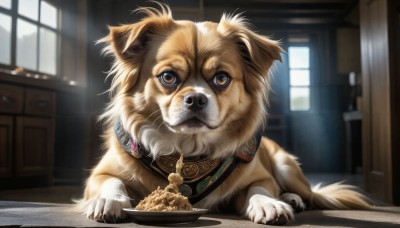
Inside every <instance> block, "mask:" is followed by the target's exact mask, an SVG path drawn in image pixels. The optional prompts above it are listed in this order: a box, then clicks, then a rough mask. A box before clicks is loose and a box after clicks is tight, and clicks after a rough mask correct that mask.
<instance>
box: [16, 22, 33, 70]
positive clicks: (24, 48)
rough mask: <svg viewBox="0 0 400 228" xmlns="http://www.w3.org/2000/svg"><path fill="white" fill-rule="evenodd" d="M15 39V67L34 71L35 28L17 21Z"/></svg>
mask: <svg viewBox="0 0 400 228" xmlns="http://www.w3.org/2000/svg"><path fill="white" fill-rule="evenodd" d="M17 39H18V40H17V65H18V66H22V67H26V68H28V69H31V70H36V60H37V57H36V56H37V55H36V53H37V47H36V41H37V26H36V25H34V24H32V23H29V22H27V21H24V20H22V19H18V21H17Z"/></svg>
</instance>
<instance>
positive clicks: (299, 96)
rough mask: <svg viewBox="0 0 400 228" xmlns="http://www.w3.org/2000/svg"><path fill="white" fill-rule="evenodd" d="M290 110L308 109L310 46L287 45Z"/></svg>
mask: <svg viewBox="0 0 400 228" xmlns="http://www.w3.org/2000/svg"><path fill="white" fill-rule="evenodd" d="M288 54H289V78H290V110H291V111H307V110H310V47H308V46H290V47H289V51H288Z"/></svg>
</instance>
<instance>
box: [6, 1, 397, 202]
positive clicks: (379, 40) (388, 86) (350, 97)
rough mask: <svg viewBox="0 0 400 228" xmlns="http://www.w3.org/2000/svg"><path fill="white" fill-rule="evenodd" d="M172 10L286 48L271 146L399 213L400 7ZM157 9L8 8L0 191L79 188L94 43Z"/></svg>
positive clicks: (30, 4) (99, 88)
mask: <svg viewBox="0 0 400 228" xmlns="http://www.w3.org/2000/svg"><path fill="white" fill-rule="evenodd" d="M168 4H169V5H170V6H171V8H172V11H173V15H174V18H176V19H189V20H194V21H204V20H208V21H215V22H218V21H219V19H220V17H221V14H222V13H224V12H227V13H230V12H235V13H240V12H243V16H244V17H246V18H248V20H249V21H250V22H251V24H252V25H253V28H254V30H255V31H256V32H258V33H261V34H263V35H267V36H269V37H270V38H272V39H275V40H279V41H280V42H281V44H282V47H283V48H284V50H285V51H286V53H283V54H282V56H283V62H282V63H279V62H277V63H276V64H275V69H274V70H273V85H272V89H273V91H272V92H271V96H270V99H271V101H270V102H271V103H270V108H269V110H270V118H269V122H268V124H269V127H268V128H267V130H266V132H265V135H267V136H269V137H271V138H273V139H274V140H276V141H277V142H278V143H279V144H280V145H282V146H283V147H284V148H285V149H287V150H289V151H290V152H291V153H293V154H294V155H296V156H297V157H299V161H300V163H301V164H302V168H303V170H304V171H305V172H306V174H307V175H308V176H309V177H310V178H311V179H312V181H313V180H315V181H319V180H322V181H328V182H329V181H333V180H340V179H343V178H347V179H349V180H350V181H351V182H353V183H354V184H356V185H358V186H360V187H364V188H366V189H367V190H368V191H370V192H372V193H373V194H374V195H375V196H377V197H379V198H380V199H382V200H385V201H386V202H389V203H393V202H397V203H399V195H400V194H399V193H400V191H399V189H400V187H399V184H398V183H399V179H398V178H399V175H400V174H399V173H400V171H399V169H398V168H397V167H396V164H400V163H399V162H400V155H399V153H398V151H400V150H398V149H400V146H399V142H398V141H400V134H399V132H400V131H399V128H400V127H399V126H400V125H399V118H398V117H397V116H398V115H397V114H399V108H398V106H400V105H398V101H399V100H400V99H399V97H400V96H399V91H400V89H399V83H400V82H399V81H400V80H399V79H397V78H396V76H395V75H398V74H397V73H398V72H399V71H398V69H397V67H396V66H397V65H399V64H398V58H396V56H397V55H398V50H399V49H398V48H399V46H398V41H399V36H398V31H399V23H398V22H399V19H398V18H399V17H398V16H399V2H398V1H394V0H393V1H391V0H372V1H364V0H361V1H358V0H349V1H347V0H247V1H246V0H232V1H229V2H228V1H222V0H185V1H178V0H169V1H168ZM149 5H150V6H151V5H154V4H151V3H149V2H147V1H139V0H136V1H133V0H86V1H84V0H68V1H61V0H0V181H1V186H0V188H1V189H24V188H28V187H38V186H63V187H65V186H81V183H82V181H83V180H84V178H85V177H87V176H88V174H89V170H90V168H91V167H93V166H94V165H95V164H96V162H97V161H98V160H99V158H100V157H101V155H102V151H101V140H100V137H99V135H100V133H101V126H100V125H99V124H98V123H97V120H96V119H97V116H98V115H99V114H100V113H101V112H102V110H103V108H104V106H105V104H106V102H107V101H108V100H109V98H108V96H107V94H104V93H103V92H104V91H106V89H107V88H108V86H109V81H105V76H106V73H105V72H107V70H108V69H109V68H110V63H111V59H110V58H107V57H103V56H101V49H102V45H95V42H96V40H98V39H100V38H102V37H104V36H105V35H107V33H108V29H107V25H119V24H125V23H134V22H135V21H137V20H138V19H140V16H141V15H138V14H135V13H132V12H131V10H134V9H136V8H137V7H138V6H149ZM362 56H363V57H362ZM363 83H364V85H363ZM396 101H397V103H396ZM396 104H397V105H396ZM362 146H364V148H363V149H362ZM396 151H397V152H396ZM363 162H364V164H363ZM396 162H397V163H396ZM313 178H314V179H313ZM78 188H79V190H80V187H78ZM65 189H67V191H70V190H68V189H69V187H65V188H63V190H62V191H64V190H65ZM39 191H41V190H39ZM10 192H15V191H10V190H7V191H3V192H1V191H0V199H2V194H3V196H4V197H3V198H7V197H8V199H9V198H10V197H11V198H13V196H12V195H9V194H10ZM42 192H43V191H42ZM396 193H397V194H396ZM5 196H7V197H5ZM396 197H397V198H396Z"/></svg>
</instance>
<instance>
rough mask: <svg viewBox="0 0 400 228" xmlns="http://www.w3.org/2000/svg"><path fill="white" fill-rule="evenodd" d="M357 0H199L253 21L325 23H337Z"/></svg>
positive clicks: (208, 7) (351, 8) (210, 6)
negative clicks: (241, 13) (235, 12)
mask: <svg viewBox="0 0 400 228" xmlns="http://www.w3.org/2000/svg"><path fill="white" fill-rule="evenodd" d="M357 3H358V1H357V0H231V1H229V3H227V1H223V0H203V4H204V8H206V9H208V10H211V9H218V8H220V9H221V8H222V9H227V11H228V12H229V10H228V9H233V10H236V9H237V10H238V11H239V12H245V16H246V17H247V18H249V19H250V20H251V21H252V22H253V23H265V24H293V25H306V24H307V25H322V24H323V25H327V24H333V25H337V24H341V23H343V21H344V18H345V16H347V15H348V14H349V13H350V12H351V11H352V10H353V9H354V7H355V6H357Z"/></svg>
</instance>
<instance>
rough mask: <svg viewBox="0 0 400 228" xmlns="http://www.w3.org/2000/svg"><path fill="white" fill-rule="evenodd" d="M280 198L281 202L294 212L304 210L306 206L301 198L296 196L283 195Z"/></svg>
mask: <svg viewBox="0 0 400 228" xmlns="http://www.w3.org/2000/svg"><path fill="white" fill-rule="evenodd" d="M280 198H281V200H282V201H283V202H285V203H287V204H289V205H290V206H292V208H293V209H294V211H295V212H301V211H304V210H305V209H306V205H305V204H304V202H303V200H302V199H301V197H300V196H299V195H297V194H294V193H283V194H282V195H281V197H280Z"/></svg>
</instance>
